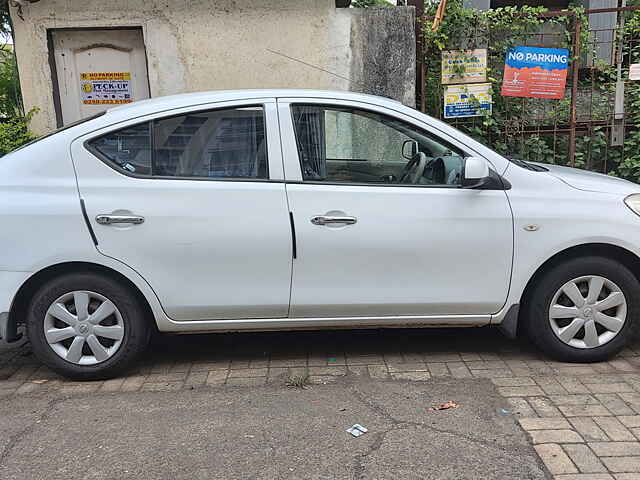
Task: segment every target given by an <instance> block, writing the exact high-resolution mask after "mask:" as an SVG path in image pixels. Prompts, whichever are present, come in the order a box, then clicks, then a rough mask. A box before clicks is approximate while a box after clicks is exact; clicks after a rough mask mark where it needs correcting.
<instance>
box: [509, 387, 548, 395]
mask: <svg viewBox="0 0 640 480" xmlns="http://www.w3.org/2000/svg"><path fill="white" fill-rule="evenodd" d="M498 393H500V395H502V396H503V397H540V396H543V395H544V392H543V391H542V390H541V389H540V387H537V386H529V387H498Z"/></svg>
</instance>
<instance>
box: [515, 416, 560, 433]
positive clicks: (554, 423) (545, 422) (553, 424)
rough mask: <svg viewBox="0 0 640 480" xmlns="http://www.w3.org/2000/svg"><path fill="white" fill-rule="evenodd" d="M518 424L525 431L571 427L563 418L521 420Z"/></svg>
mask: <svg viewBox="0 0 640 480" xmlns="http://www.w3.org/2000/svg"><path fill="white" fill-rule="evenodd" d="M518 422H520V426H521V427H522V428H523V429H525V430H527V431H529V430H561V429H571V425H570V424H569V422H568V421H567V420H565V419H564V418H521V419H519V420H518Z"/></svg>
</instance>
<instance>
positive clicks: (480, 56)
mask: <svg viewBox="0 0 640 480" xmlns="http://www.w3.org/2000/svg"><path fill="white" fill-rule="evenodd" d="M486 81H487V49H486V48H476V49H475V50H448V51H443V52H442V84H443V85H448V84H452V83H476V82H477V83H481V82H486Z"/></svg>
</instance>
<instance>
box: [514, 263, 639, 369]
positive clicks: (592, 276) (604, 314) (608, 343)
mask: <svg viewBox="0 0 640 480" xmlns="http://www.w3.org/2000/svg"><path fill="white" fill-rule="evenodd" d="M524 314H525V317H524V320H525V328H526V331H527V334H528V336H529V338H530V339H531V340H532V341H533V342H534V343H535V344H536V345H537V346H538V347H539V348H540V349H541V350H543V351H544V352H545V353H547V354H549V355H550V356H552V357H554V358H556V359H558V360H561V361H566V362H598V361H602V360H606V359H608V358H610V357H611V356H613V355H615V354H616V353H618V352H619V351H620V350H622V348H624V346H625V345H627V344H628V342H629V341H630V340H631V339H632V338H634V337H636V336H637V333H638V329H639V328H640V318H639V315H640V284H639V283H638V279H637V278H636V277H635V275H634V274H633V273H631V271H630V270H629V269H628V268H626V267H625V266H624V265H623V264H621V263H619V262H616V261H614V260H610V259H607V258H602V257H583V258H576V259H573V260H569V261H567V262H565V263H562V264H560V265H557V266H555V267H554V268H552V269H551V270H549V271H548V272H546V273H545V274H544V275H543V276H542V278H540V279H539V280H538V281H537V283H536V285H535V286H534V287H533V289H532V291H531V293H530V295H529V297H528V298H526V299H525V305H524Z"/></svg>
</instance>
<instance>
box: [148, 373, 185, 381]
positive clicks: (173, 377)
mask: <svg viewBox="0 0 640 480" xmlns="http://www.w3.org/2000/svg"><path fill="white" fill-rule="evenodd" d="M185 378H187V372H178V373H152V374H151V375H149V376H148V377H147V382H151V383H163V382H180V381H182V380H184V379H185Z"/></svg>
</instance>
